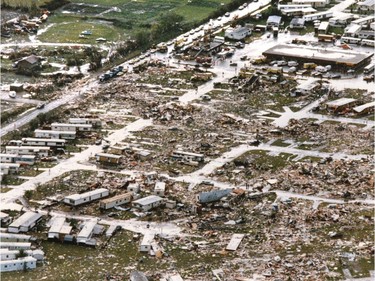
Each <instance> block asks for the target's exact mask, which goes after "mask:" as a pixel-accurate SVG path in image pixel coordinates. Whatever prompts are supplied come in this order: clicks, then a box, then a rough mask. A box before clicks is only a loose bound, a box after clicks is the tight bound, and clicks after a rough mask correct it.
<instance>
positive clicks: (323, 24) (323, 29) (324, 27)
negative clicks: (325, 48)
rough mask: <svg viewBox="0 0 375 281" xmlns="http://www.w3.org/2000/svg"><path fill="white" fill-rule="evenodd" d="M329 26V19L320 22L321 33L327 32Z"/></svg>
mask: <svg viewBox="0 0 375 281" xmlns="http://www.w3.org/2000/svg"><path fill="white" fill-rule="evenodd" d="M328 28H329V22H328V21H322V22H321V23H320V24H319V27H318V33H319V34H327V32H328Z"/></svg>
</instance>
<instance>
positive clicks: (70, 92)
mask: <svg viewBox="0 0 375 281" xmlns="http://www.w3.org/2000/svg"><path fill="white" fill-rule="evenodd" d="M82 83H83V84H82V86H80V87H78V89H77V88H76V89H69V86H68V87H66V90H65V91H61V92H62V93H63V95H62V96H61V98H58V99H56V100H54V101H52V102H50V103H47V104H46V105H45V106H44V108H42V109H37V110H34V111H31V112H30V113H28V114H26V115H23V116H22V117H20V118H19V119H17V120H16V121H14V122H12V123H10V124H8V125H7V126H5V127H3V128H1V133H0V136H1V137H3V136H5V135H6V134H7V133H9V132H11V131H14V130H16V129H18V128H19V127H22V126H23V125H25V124H27V123H29V122H30V121H31V120H33V119H34V118H35V117H36V116H37V115H38V114H40V113H46V112H49V111H51V110H53V109H55V108H57V107H59V106H61V105H63V104H67V103H68V102H70V101H73V100H75V99H76V98H78V97H79V96H80V95H81V94H82V93H84V92H86V91H90V90H92V89H94V88H96V87H98V82H97V80H96V79H91V80H88V81H86V82H85V83H84V80H83V81H82Z"/></svg>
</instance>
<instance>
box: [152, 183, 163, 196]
mask: <svg viewBox="0 0 375 281" xmlns="http://www.w3.org/2000/svg"><path fill="white" fill-rule="evenodd" d="M154 194H155V195H158V196H164V194H165V182H161V181H159V182H157V183H156V184H155V189H154Z"/></svg>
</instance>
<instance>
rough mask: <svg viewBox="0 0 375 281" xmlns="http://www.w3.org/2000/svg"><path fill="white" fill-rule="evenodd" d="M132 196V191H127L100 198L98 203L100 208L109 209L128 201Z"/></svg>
mask: <svg viewBox="0 0 375 281" xmlns="http://www.w3.org/2000/svg"><path fill="white" fill-rule="evenodd" d="M132 198H133V193H132V192H127V193H124V194H119V195H116V196H114V197H111V198H107V199H104V200H101V201H100V203H99V206H100V208H102V209H110V208H113V207H115V206H120V205H122V204H126V203H129V202H131V201H132Z"/></svg>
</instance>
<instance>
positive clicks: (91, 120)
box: [69, 118, 102, 127]
mask: <svg viewBox="0 0 375 281" xmlns="http://www.w3.org/2000/svg"><path fill="white" fill-rule="evenodd" d="M69 123H70V124H89V125H92V126H96V127H100V126H101V125H102V121H101V120H100V119H98V118H69Z"/></svg>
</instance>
